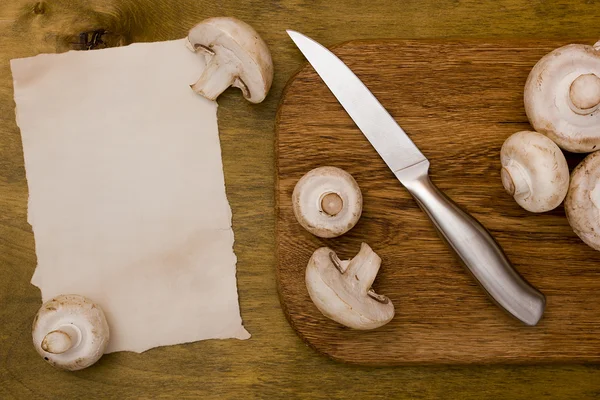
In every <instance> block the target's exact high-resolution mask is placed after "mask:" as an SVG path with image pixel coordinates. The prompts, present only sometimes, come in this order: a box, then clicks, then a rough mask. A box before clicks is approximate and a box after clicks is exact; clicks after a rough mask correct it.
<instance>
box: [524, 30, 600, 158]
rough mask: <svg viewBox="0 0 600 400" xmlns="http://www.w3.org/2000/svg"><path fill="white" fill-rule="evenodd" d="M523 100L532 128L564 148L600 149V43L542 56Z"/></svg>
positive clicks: (571, 47)
mask: <svg viewBox="0 0 600 400" xmlns="http://www.w3.org/2000/svg"><path fill="white" fill-rule="evenodd" d="M524 101H525V112H526V113H527V117H528V118H529V122H530V123H531V125H532V126H533V128H534V129H535V130H536V131H537V132H540V133H543V134H544V135H547V136H548V137H549V138H550V139H552V140H553V141H554V142H556V144H558V145H559V146H560V147H561V148H563V149H565V150H568V151H571V152H576V153H589V152H592V151H595V150H598V149H600V110H599V109H600V41H599V42H597V43H596V44H595V45H593V46H588V45H582V44H570V45H567V46H563V47H560V48H558V49H555V50H554V51H552V52H550V53H549V54H547V55H545V56H544V57H542V58H541V59H540V60H539V61H538V62H537V64H536V65H535V66H534V67H533V69H532V70H531V72H530V73H529V77H528V78H527V82H526V83H525V92H524Z"/></svg>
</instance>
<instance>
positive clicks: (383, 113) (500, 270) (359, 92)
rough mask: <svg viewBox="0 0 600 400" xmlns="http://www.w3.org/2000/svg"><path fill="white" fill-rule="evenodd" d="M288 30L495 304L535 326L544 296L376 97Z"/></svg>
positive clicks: (316, 46)
mask: <svg viewBox="0 0 600 400" xmlns="http://www.w3.org/2000/svg"><path fill="white" fill-rule="evenodd" d="M287 33H288V34H289V36H290V37H291V38H292V40H293V41H294V43H295V44H296V46H297V47H298V48H299V49H300V51H301V52H302V54H303V55H304V57H306V59H307V60H308V62H309V63H310V64H311V65H312V67H313V68H314V69H315V71H316V72H317V74H318V75H319V76H320V77H321V79H322V80H323V81H324V82H325V84H326V85H327V87H328V88H329V89H330V90H331V92H332V93H333V95H334V96H335V97H336V99H337V100H338V102H339V103H340V104H341V105H342V107H343V108H344V109H345V110H346V112H347V113H348V114H349V115H350V117H351V118H352V120H353V121H354V122H355V124H356V125H357V126H358V128H359V129H360V130H361V131H362V133H363V134H364V135H365V136H366V138H367V139H368V140H369V142H370V143H371V145H372V146H373V147H374V148H375V150H376V151H377V153H379V155H380V156H381V158H383V160H384V161H385V163H386V164H387V166H388V167H389V168H390V169H391V170H392V172H393V173H394V175H395V176H396V177H397V179H398V180H399V181H400V183H402V185H404V187H405V188H406V189H407V190H408V191H409V193H410V194H411V195H412V196H413V197H414V199H415V200H416V202H417V204H418V205H419V206H420V207H421V209H422V210H423V211H424V212H425V214H426V215H427V216H428V217H429V218H430V219H431V221H432V223H433V225H434V226H435V228H436V229H437V230H438V232H439V233H440V235H441V236H442V238H443V239H444V241H445V242H446V243H447V244H448V246H449V247H450V248H451V249H452V250H453V251H454V253H455V254H456V255H457V256H458V258H459V259H460V260H461V261H462V263H463V265H464V266H465V267H466V269H467V270H468V271H469V272H470V273H471V274H472V275H473V277H474V278H475V279H476V281H477V282H478V283H479V285H480V286H481V287H482V288H483V289H484V290H485V292H486V293H487V294H488V295H489V296H490V297H491V299H492V300H493V301H494V302H495V303H496V304H497V305H498V306H499V307H500V308H502V309H504V310H505V311H507V312H508V313H509V314H510V315H512V316H514V317H515V318H517V319H519V320H520V321H521V322H523V323H524V324H526V325H530V326H533V325H536V324H537V323H538V322H539V320H540V319H541V317H542V315H543V313H544V309H545V306H546V298H545V296H544V295H543V294H542V293H541V292H540V291H539V290H537V289H536V288H534V287H533V286H532V285H531V284H529V282H527V281H526V280H525V279H524V278H523V277H522V276H521V275H520V274H519V273H518V272H517V270H516V269H515V268H514V267H513V266H512V264H511V263H510V261H509V260H508V258H507V257H506V254H505V253H504V251H503V250H502V248H501V247H500V245H499V244H498V243H497V242H496V240H494V238H493V237H492V235H491V234H490V233H489V232H488V231H487V230H486V229H485V228H484V227H483V225H481V223H479V221H477V220H476V219H475V218H474V217H473V216H471V215H469V214H468V213H466V212H465V211H463V210H462V209H461V208H460V207H459V206H458V205H457V204H456V203H454V202H453V201H452V200H451V199H450V198H448V197H447V196H446V195H445V194H444V193H442V192H441V191H440V190H439V189H438V188H437V187H436V186H435V184H434V183H433V182H431V180H430V179H429V160H427V158H426V157H425V156H424V155H423V153H421V151H420V150H419V149H418V147H417V146H416V145H415V144H414V143H413V141H412V140H411V139H410V138H409V136H408V135H407V134H406V133H405V132H404V130H402V128H401V127H400V125H398V123H397V122H396V121H395V120H394V118H393V117H392V116H391V115H390V114H389V113H388V111H387V110H386V109H385V108H384V107H383V106H382V105H381V103H380V102H379V101H378V100H377V98H376V97H375V96H374V95H373V94H372V93H371V91H370V90H369V89H368V88H367V87H366V86H365V84H364V83H363V82H362V81H361V80H360V79H359V78H358V77H357V76H356V75H355V74H354V73H353V72H352V70H350V68H348V66H346V64H344V62H342V61H341V60H340V59H339V58H338V57H337V56H336V55H335V54H333V53H332V52H331V51H329V50H328V49H327V48H325V47H324V46H322V45H321V44H319V43H318V42H316V41H314V40H313V39H311V38H309V37H307V36H305V35H303V34H301V33H299V32H296V31H292V30H288V31H287Z"/></svg>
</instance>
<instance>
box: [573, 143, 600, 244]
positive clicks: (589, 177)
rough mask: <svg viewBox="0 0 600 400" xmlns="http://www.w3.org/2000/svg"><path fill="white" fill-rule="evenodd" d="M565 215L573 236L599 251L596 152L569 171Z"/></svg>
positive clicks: (599, 155) (599, 188) (599, 168)
mask: <svg viewBox="0 0 600 400" xmlns="http://www.w3.org/2000/svg"><path fill="white" fill-rule="evenodd" d="M565 213H566V214H567V219H568V220H569V224H570V225H571V228H573V231H574V232H575V233H576V234H577V236H579V237H580V238H581V240H583V241H584V242H585V243H586V244H587V245H588V246H590V247H592V248H593V249H596V250H600V151H596V152H594V153H592V154H590V155H588V156H587V157H586V158H585V159H584V160H583V161H582V162H581V163H579V165H578V166H577V167H575V169H574V170H573V173H572V174H571V185H570V186H569V193H568V194H567V198H566V199H565Z"/></svg>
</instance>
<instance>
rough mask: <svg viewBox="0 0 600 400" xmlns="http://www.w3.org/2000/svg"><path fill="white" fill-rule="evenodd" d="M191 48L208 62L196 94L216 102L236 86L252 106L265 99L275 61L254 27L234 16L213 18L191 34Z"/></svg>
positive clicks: (189, 40) (199, 25) (188, 40)
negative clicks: (201, 54) (229, 88)
mask: <svg viewBox="0 0 600 400" xmlns="http://www.w3.org/2000/svg"><path fill="white" fill-rule="evenodd" d="M187 46H188V48H189V49H190V50H192V51H194V52H195V51H198V50H200V51H202V52H203V53H204V54H205V57H206V59H207V65H206V68H205V69H204V71H203V72H202V75H201V76H200V78H199V79H198V81H197V82H196V83H194V84H193V85H191V87H192V89H193V90H194V91H195V92H196V93H198V94H201V95H202V96H204V97H206V98H207V99H209V100H215V99H216V98H217V97H218V96H219V95H220V94H221V93H223V92H224V91H225V89H227V88H228V87H229V86H233V87H237V88H240V89H241V90H242V93H243V95H244V97H245V98H246V99H247V100H248V101H250V102H252V103H260V102H261V101H263V100H264V98H265V97H266V95H267V93H268V92H269V89H270V88H271V83H272V82H273V61H272V60H271V53H270V52H269V48H268V47H267V44H266V43H265V42H264V41H263V40H262V39H261V37H260V36H259V35H258V33H256V31H255V30H254V29H253V28H252V27H251V26H250V25H248V24H246V23H245V22H243V21H240V20H239V19H236V18H231V17H216V18H209V19H206V20H204V21H202V22H200V23H199V24H198V25H196V26H194V27H193V28H192V29H191V30H190V31H189V33H188V37H187Z"/></svg>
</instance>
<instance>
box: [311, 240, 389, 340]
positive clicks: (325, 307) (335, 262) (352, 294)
mask: <svg viewBox="0 0 600 400" xmlns="http://www.w3.org/2000/svg"><path fill="white" fill-rule="evenodd" d="M380 265H381V258H379V256H378V255H377V254H376V253H375V252H374V251H373V250H372V249H371V247H369V245H367V244H366V243H363V244H362V245H361V247H360V251H359V252H358V254H357V255H356V256H355V257H354V258H353V259H351V260H347V261H342V260H340V259H339V258H338V256H337V255H336V253H335V252H334V251H333V250H331V249H329V248H327V247H321V248H320V249H317V250H316V251H315V252H314V253H313V255H312V257H311V258H310V260H309V262H308V266H307V268H306V275H305V278H306V288H307V290H308V294H309V295H310V298H311V299H312V301H313V303H314V304H315V306H317V308H318V309H319V311H321V313H322V314H323V315H325V316H326V317H327V318H330V319H332V320H334V321H336V322H338V323H340V324H342V325H345V326H347V327H350V328H354V329H360V330H367V329H375V328H378V327H380V326H383V325H385V324H387V323H388V322H390V321H391V320H392V318H394V305H393V304H392V302H391V301H390V299H388V298H387V297H386V296H383V295H380V294H377V293H375V291H374V290H373V289H372V288H371V285H372V284H373V281H374V280H375V277H376V276H377V272H379V267H380Z"/></svg>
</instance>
